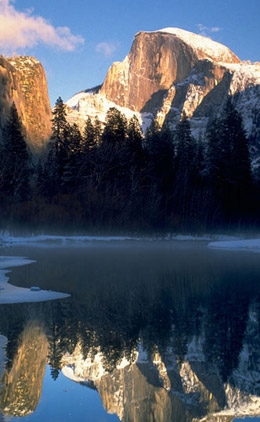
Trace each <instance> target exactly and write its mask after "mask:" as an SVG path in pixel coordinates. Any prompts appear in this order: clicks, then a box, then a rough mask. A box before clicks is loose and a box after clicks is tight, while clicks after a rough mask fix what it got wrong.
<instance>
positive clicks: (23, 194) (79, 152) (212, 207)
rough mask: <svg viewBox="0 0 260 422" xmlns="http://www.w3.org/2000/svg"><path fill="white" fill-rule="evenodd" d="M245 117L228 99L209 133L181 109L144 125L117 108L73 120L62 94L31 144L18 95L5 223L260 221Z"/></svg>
mask: <svg viewBox="0 0 260 422" xmlns="http://www.w3.org/2000/svg"><path fill="white" fill-rule="evenodd" d="M259 180H260V177H259V178H258V177H257V172H256V173H255V175H254V177H253V176H252V171H251V165H250V156H249V148H248V139H247V137H246V133H245V131H244V129H243V124H242V118H241V116H240V115H239V113H238V112H237V111H236V110H235V108H234V106H233V105H232V100H231V99H228V100H227V102H226V105H225V108H224V109H223V113H222V115H220V116H218V117H216V118H215V119H212V120H211V122H210V124H209V125H208V128H207V131H206V135H205V136H204V137H203V139H200V140H196V139H195V138H194V137H193V136H192V133H191V128H190V123H189V119H188V118H187V117H186V116H185V115H183V116H182V118H181V119H180V121H179V123H178V124H177V126H176V127H175V129H174V130H173V129H171V128H170V127H169V126H167V124H164V125H163V127H162V128H161V127H159V126H158V124H157V123H156V121H154V122H153V123H152V124H151V126H150V127H149V128H148V129H147V131H146V133H145V134H143V132H142V130H141V127H140V124H139V122H138V119H137V118H136V117H133V118H131V119H130V120H127V119H126V117H125V116H124V115H123V114H122V113H121V112H120V111H119V110H117V109H116V108H110V109H109V110H108V112H107V116H106V122H105V124H102V123H101V122H100V121H99V119H98V118H96V119H95V120H94V121H93V120H91V119H90V118H87V120H86V122H85V127H84V130H83V131H80V130H79V127H78V126H77V125H76V124H69V123H68V121H67V115H66V106H65V104H64V103H63V100H62V99H61V98H58V100H57V101H56V104H55V107H54V109H53V117H52V135H51V138H50V141H49V142H48V144H47V147H46V149H45V151H44V152H43V153H42V154H41V156H40V157H37V159H36V158H35V156H34V155H33V154H32V153H31V152H30V150H29V148H28V146H27V144H26V140H25V136H24V133H23V127H22V124H21V121H20V118H19V116H18V113H17V110H16V107H15V105H14V104H13V105H12V107H11V109H10V116H9V119H8V121H7V123H6V124H5V127H4V129H3V135H2V140H1V142H0V229H1V230H12V229H13V230H14V229H26V230H30V231H31V232H32V231H37V230H38V231H47V230H49V231H51V230H52V231H56V232H57V231H60V232H62V231H63V232H64V231H65V232H66V233H133V232H142V233H149V232H153V233H155V232H161V233H163V232H165V233H166V232H167V233H168V232H171V233H176V232H187V231H189V232H195V233H199V232H205V231H208V232H210V231H212V230H237V229H239V230H241V229H248V228H252V229H255V228H257V227H258V226H259V224H260V217H259V216H260V183H259Z"/></svg>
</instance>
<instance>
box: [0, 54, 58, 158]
mask: <svg viewBox="0 0 260 422" xmlns="http://www.w3.org/2000/svg"><path fill="white" fill-rule="evenodd" d="M13 102H14V103H15V105H16V108H17V110H18V114H19V116H20V118H21V121H22V124H23V126H24V129H25V135H26V140H27V142H28V144H29V146H30V147H31V149H32V150H33V151H37V150H39V149H40V148H41V147H42V146H43V145H44V144H45V142H46V141H47V140H48V138H49V136H50V133H51V106H50V101H49V94H48V86H47V81H46V76H45V72H44V69H43V67H42V65H41V63H40V62H39V61H38V60H36V59H35V58H33V57H28V56H23V57H21V56H18V57H14V58H9V59H5V58H4V57H2V56H1V57H0V131H1V128H3V126H4V124H5V121H6V119H7V117H8V112H9V108H10V106H11V104H12V103H13Z"/></svg>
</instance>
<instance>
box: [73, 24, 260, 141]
mask: <svg viewBox="0 0 260 422" xmlns="http://www.w3.org/2000/svg"><path fill="white" fill-rule="evenodd" d="M227 95H231V96H232V97H233V102H234V104H235V107H236V108H237V110H238V111H239V112H240V113H241V115H242V117H243V123H244V127H245V130H246V132H247V135H248V137H249V138H250V141H251V145H252V146H256V147H257V145H258V143H259V142H260V130H259V126H260V111H259V110H260V63H253V64H251V63H250V62H244V61H241V60H240V59H239V58H238V57H237V56H236V55H235V54H234V53H233V52H232V51H231V50H230V49H229V48H227V47H226V46H224V45H222V44H220V43H217V42H215V41H212V40H211V39H209V38H206V37H203V36H201V35H196V34H193V33H191V32H188V31H184V30H182V29H177V28H165V29H162V30H159V31H155V32H138V33H137V34H136V35H135V37H134V41H133V44H132V47H131V49H130V52H129V54H128V55H127V56H126V58H125V59H124V60H123V61H122V62H115V63H113V65H112V66H111V67H110V69H109V70H108V73H107V75H106V78H105V80H104V83H103V85H102V86H101V88H100V89H99V90H93V91H92V92H91V91H90V92H89V91H88V92H84V91H83V92H80V93H78V94H76V95H75V96H73V97H72V98H71V99H69V101H68V102H67V105H68V107H69V119H70V120H72V121H76V122H77V123H80V122H82V121H83V120H84V119H86V116H90V117H91V116H96V115H98V117H99V118H100V119H101V120H102V118H105V114H106V111H107V110H108V108H109V107H111V106H113V107H117V108H119V109H120V111H122V112H124V113H125V114H126V116H132V115H133V114H136V115H137V116H138V117H139V120H140V122H141V123H142V125H143V128H144V129H145V128H146V127H147V125H149V124H150V122H151V120H152V119H153V118H156V119H157V120H158V122H159V123H160V124H161V125H163V124H164V122H168V123H169V124H170V126H172V127H174V126H175V124H176V122H177V121H178V120H179V118H180V116H181V115H182V114H183V113H184V112H185V114H186V115H187V117H189V118H190V123H191V128H192V131H193V134H194V136H196V137H197V138H199V137H203V135H204V133H205V130H206V127H207V124H208V122H209V120H210V119H211V118H212V117H213V116H216V115H217V114H218V113H219V112H220V111H221V109H222V107H223V104H224V102H225V100H226V98H227Z"/></svg>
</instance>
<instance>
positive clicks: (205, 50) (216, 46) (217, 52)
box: [157, 28, 240, 62]
mask: <svg viewBox="0 0 260 422" xmlns="http://www.w3.org/2000/svg"><path fill="white" fill-rule="evenodd" d="M157 32H166V33H168V34H172V35H176V36H177V37H178V38H180V39H181V40H183V41H184V42H185V43H186V44H188V45H189V46H191V47H192V49H193V50H195V51H196V53H197V54H198V56H199V58H201V59H205V57H208V58H209V59H211V60H212V59H213V60H215V61H217V62H219V61H222V62H234V61H236V62H240V60H239V58H238V57H237V56H236V55H235V54H234V53H233V52H232V51H231V50H230V49H229V48H228V47H226V46H225V45H223V44H220V43H218V42H216V41H213V40H212V39H211V38H208V37H204V36H202V35H198V34H194V33H193V32H189V31H185V30H184V29H179V28H164V29H160V30H159V31H157Z"/></svg>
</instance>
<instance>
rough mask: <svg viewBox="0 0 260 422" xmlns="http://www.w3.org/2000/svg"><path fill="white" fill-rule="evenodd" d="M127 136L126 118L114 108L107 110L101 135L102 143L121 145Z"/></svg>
mask: <svg viewBox="0 0 260 422" xmlns="http://www.w3.org/2000/svg"><path fill="white" fill-rule="evenodd" d="M126 135H127V120H126V117H125V116H124V115H123V114H122V113H121V112H120V111H119V110H118V109H117V108H115V107H112V108H110V109H109V110H108V112H107V115H106V124H105V128H104V131H103V135H102V140H103V142H106V143H110V144H111V143H112V144H123V143H124V142H125V140H126Z"/></svg>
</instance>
